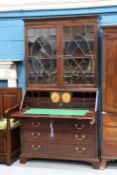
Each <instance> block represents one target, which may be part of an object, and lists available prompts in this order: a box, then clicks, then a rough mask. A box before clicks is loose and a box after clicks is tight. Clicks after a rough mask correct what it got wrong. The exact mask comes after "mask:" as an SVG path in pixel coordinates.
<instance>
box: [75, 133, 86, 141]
mask: <svg viewBox="0 0 117 175" xmlns="http://www.w3.org/2000/svg"><path fill="white" fill-rule="evenodd" d="M74 137H75V138H76V139H77V140H83V139H85V138H86V135H85V134H81V135H78V134H75V135H74Z"/></svg>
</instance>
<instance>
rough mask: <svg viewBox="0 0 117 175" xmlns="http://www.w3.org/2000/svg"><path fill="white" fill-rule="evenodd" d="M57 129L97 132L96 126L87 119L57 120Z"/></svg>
mask: <svg viewBox="0 0 117 175" xmlns="http://www.w3.org/2000/svg"><path fill="white" fill-rule="evenodd" d="M55 126H56V131H63V132H64V131H67V132H68V131H78V132H80V131H81V132H91V133H92V132H95V129H96V126H95V125H93V126H92V125H91V124H90V122H89V121H87V120H57V121H56V123H55Z"/></svg>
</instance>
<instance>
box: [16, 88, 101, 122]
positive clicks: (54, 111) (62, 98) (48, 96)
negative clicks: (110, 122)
mask: <svg viewBox="0 0 117 175" xmlns="http://www.w3.org/2000/svg"><path fill="white" fill-rule="evenodd" d="M97 104H98V91H97V90H93V91H92V90H85V91H65V90H64V91H59V90H57V91H52V90H51V91H48V90H41V91H38V90H33V91H29V90H28V91H26V93H25V96H24V99H23V101H22V105H21V111H20V116H21V115H22V116H24V117H29V116H30V115H31V117H46V118H72V119H73V118H74V119H88V120H91V122H92V123H94V122H95V114H96V112H97ZM18 115H19V114H18Z"/></svg>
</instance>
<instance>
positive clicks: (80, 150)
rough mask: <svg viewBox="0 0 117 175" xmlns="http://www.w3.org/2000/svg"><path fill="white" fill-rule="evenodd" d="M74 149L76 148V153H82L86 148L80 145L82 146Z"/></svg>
mask: <svg viewBox="0 0 117 175" xmlns="http://www.w3.org/2000/svg"><path fill="white" fill-rule="evenodd" d="M75 150H76V151H77V152H78V153H83V152H84V151H86V148H85V147H82V148H79V147H76V148H75Z"/></svg>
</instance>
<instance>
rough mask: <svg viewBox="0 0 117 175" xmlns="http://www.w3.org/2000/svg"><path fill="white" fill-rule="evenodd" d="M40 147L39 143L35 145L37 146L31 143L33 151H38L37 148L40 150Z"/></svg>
mask: <svg viewBox="0 0 117 175" xmlns="http://www.w3.org/2000/svg"><path fill="white" fill-rule="evenodd" d="M40 148H41V145H37V146H35V145H32V150H33V151H38V150H40Z"/></svg>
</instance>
